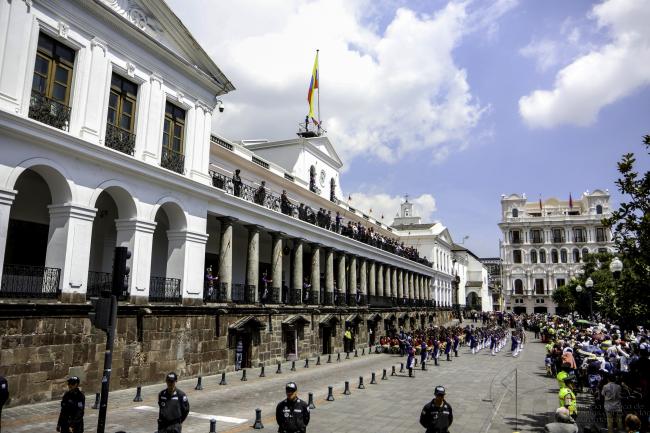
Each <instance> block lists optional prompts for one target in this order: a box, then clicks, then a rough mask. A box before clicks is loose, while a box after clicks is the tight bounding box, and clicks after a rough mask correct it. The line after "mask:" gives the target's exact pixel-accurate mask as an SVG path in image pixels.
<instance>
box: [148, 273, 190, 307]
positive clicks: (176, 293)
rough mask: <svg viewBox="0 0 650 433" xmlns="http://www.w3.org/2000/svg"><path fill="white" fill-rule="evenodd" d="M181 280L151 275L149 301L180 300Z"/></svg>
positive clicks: (172, 301) (171, 301)
mask: <svg viewBox="0 0 650 433" xmlns="http://www.w3.org/2000/svg"><path fill="white" fill-rule="evenodd" d="M181 300H182V297H181V280H180V279H178V278H165V277H151V279H150V280H149V302H168V303H179V302H181Z"/></svg>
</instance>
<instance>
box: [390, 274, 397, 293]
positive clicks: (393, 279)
mask: <svg viewBox="0 0 650 433" xmlns="http://www.w3.org/2000/svg"><path fill="white" fill-rule="evenodd" d="M390 287H391V296H392V297H394V298H397V268H395V267H393V268H391V270H390Z"/></svg>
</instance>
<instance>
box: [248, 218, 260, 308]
mask: <svg viewBox="0 0 650 433" xmlns="http://www.w3.org/2000/svg"><path fill="white" fill-rule="evenodd" d="M246 228H247V229H248V255H247V256H246V258H247V260H246V284H247V285H248V286H254V287H255V292H254V293H255V295H254V301H255V303H257V302H259V301H260V299H259V298H260V296H259V287H257V285H258V282H259V280H260V226H257V225H249V226H246ZM247 290H248V288H247Z"/></svg>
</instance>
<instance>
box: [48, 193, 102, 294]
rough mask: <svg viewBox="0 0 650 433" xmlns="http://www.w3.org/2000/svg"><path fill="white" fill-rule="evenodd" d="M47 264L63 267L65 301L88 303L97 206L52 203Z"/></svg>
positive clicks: (62, 277)
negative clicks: (90, 260)
mask: <svg viewBox="0 0 650 433" xmlns="http://www.w3.org/2000/svg"><path fill="white" fill-rule="evenodd" d="M48 208H49V211H50V228H49V234H48V238H47V239H48V240H47V253H46V256H45V266H46V267H48V268H58V269H60V270H61V274H60V279H59V288H60V289H61V300H62V301H64V302H85V300H86V284H87V283H88V264H89V260H88V258H89V257H90V242H91V240H92V233H93V221H94V219H95V213H96V212H97V209H95V208H87V207H83V206H77V205H71V204H64V205H50V206H48Z"/></svg>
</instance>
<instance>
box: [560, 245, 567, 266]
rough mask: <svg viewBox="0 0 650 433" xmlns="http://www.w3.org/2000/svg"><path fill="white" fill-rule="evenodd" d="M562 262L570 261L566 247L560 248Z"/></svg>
mask: <svg viewBox="0 0 650 433" xmlns="http://www.w3.org/2000/svg"><path fill="white" fill-rule="evenodd" d="M560 262H562V263H566V262H568V257H567V251H566V250H565V249H564V248H562V249H561V250H560Z"/></svg>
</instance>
